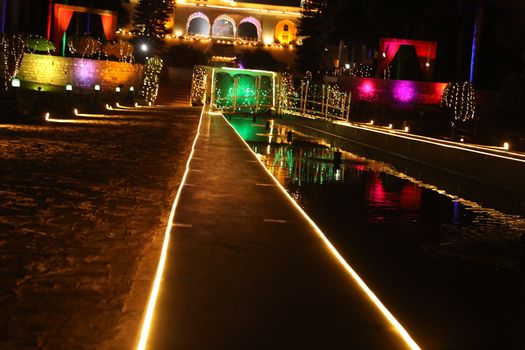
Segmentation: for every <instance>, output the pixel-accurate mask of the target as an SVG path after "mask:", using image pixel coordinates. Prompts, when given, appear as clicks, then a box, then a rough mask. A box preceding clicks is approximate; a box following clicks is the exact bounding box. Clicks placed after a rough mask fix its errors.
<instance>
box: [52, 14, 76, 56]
mask: <svg viewBox="0 0 525 350" xmlns="http://www.w3.org/2000/svg"><path fill="white" fill-rule="evenodd" d="M72 17H73V11H72V10H69V9H65V8H63V7H62V6H61V5H60V4H55V20H54V28H53V33H54V34H53V35H54V40H53V42H54V43H55V48H56V50H57V52H59V51H60V44H61V43H60V41H61V40H62V36H63V35H64V33H65V32H66V30H67V27H68V26H69V22H71V18H72Z"/></svg>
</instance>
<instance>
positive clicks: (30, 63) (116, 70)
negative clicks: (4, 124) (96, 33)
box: [17, 54, 143, 90]
mask: <svg viewBox="0 0 525 350" xmlns="http://www.w3.org/2000/svg"><path fill="white" fill-rule="evenodd" d="M17 76H18V78H20V79H21V80H22V81H26V82H32V83H37V84H43V85H56V86H65V85H66V84H67V83H71V84H73V86H74V87H80V88H85V89H93V87H94V86H95V85H96V84H99V85H100V87H101V89H102V90H114V89H115V87H117V86H123V87H124V88H126V87H130V86H134V87H139V86H140V85H141V84H142V79H143V66H142V65H141V64H131V63H122V62H114V61H102V60H94V59H88V58H71V57H60V56H52V55H36V54H25V55H24V59H23V60H22V65H21V67H20V71H19V73H18V75H17Z"/></svg>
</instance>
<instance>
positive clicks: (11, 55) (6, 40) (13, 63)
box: [0, 34, 24, 90]
mask: <svg viewBox="0 0 525 350" xmlns="http://www.w3.org/2000/svg"><path fill="white" fill-rule="evenodd" d="M0 46H1V52H0V64H1V66H2V79H3V80H4V89H5V90H7V89H8V87H9V83H10V82H11V80H12V79H13V78H14V77H15V76H16V75H17V73H18V70H19V69H20V65H21V64H22V58H23V57H24V39H23V37H22V35H20V34H12V35H8V34H4V35H2V36H1V39H0Z"/></svg>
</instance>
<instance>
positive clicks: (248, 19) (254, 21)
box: [238, 17, 262, 41]
mask: <svg viewBox="0 0 525 350" xmlns="http://www.w3.org/2000/svg"><path fill="white" fill-rule="evenodd" d="M243 24H245V25H248V24H251V25H253V26H255V28H256V30H257V41H261V37H262V27H261V22H259V20H258V19H257V18H255V17H245V18H243V19H242V20H241V21H240V22H239V31H238V35H239V36H240V37H243V35H242V33H241V25H243Z"/></svg>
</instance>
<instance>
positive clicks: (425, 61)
mask: <svg viewBox="0 0 525 350" xmlns="http://www.w3.org/2000/svg"><path fill="white" fill-rule="evenodd" d="M401 45H407V46H414V47H415V49H416V55H417V58H418V60H419V64H420V66H421V71H422V72H423V75H424V76H425V78H426V79H427V80H430V78H431V77H432V72H433V69H434V61H435V60H436V51H437V44H436V43H435V42H433V41H420V40H407V39H381V41H380V42H379V58H378V62H377V75H376V76H377V77H378V78H379V77H382V76H383V71H384V70H385V68H387V67H388V66H389V65H390V64H391V63H392V60H393V59H394V57H395V56H396V53H397V52H398V51H399V48H400V47H401Z"/></svg>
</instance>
